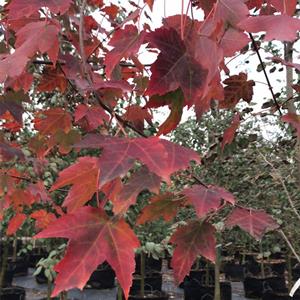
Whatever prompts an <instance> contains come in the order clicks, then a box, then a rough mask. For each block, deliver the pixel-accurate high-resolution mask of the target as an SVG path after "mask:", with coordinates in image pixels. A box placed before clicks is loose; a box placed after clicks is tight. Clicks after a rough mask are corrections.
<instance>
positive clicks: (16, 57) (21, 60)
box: [0, 21, 60, 82]
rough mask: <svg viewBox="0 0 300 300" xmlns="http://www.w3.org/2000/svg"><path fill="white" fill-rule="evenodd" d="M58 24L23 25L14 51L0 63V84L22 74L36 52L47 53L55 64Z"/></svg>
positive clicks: (57, 48)
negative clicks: (7, 78) (8, 78)
mask: <svg viewBox="0 0 300 300" xmlns="http://www.w3.org/2000/svg"><path fill="white" fill-rule="evenodd" d="M59 31H60V27H59V25H58V24H55V25H54V24H53V23H49V22H47V21H40V22H33V23H29V24H27V25H25V26H24V27H23V28H21V29H20V30H19V31H18V32H17V34H16V35H17V40H16V43H15V47H16V51H15V52H14V53H12V54H10V55H7V56H6V57H5V58H4V59H3V60H1V61H0V82H3V81H4V80H5V79H6V77H17V76H19V75H21V74H22V72H23V71H24V68H25V66H26V64H27V62H28V61H29V60H30V58H32V57H33V56H34V55H35V54H36V53H37V52H38V51H39V52H40V53H41V54H44V53H45V52H47V53H48V55H49V57H50V59H51V61H52V62H53V63H54V64H55V63H56V60H57V56H58V50H59V45H58V39H57V37H58V33H59Z"/></svg>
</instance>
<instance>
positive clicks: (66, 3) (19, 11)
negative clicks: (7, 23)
mask: <svg viewBox="0 0 300 300" xmlns="http://www.w3.org/2000/svg"><path fill="white" fill-rule="evenodd" d="M72 2H73V1H72V0H30V1H28V0H12V1H10V3H9V4H8V6H7V8H8V9H9V14H8V16H9V18H11V19H18V18H24V17H30V16H31V15H32V14H34V13H35V12H37V11H38V10H39V9H40V8H42V7H48V8H49V9H50V10H51V11H52V12H53V13H55V14H58V13H60V14H64V13H65V12H66V11H67V10H68V9H69V7H70V5H71V3H72Z"/></svg>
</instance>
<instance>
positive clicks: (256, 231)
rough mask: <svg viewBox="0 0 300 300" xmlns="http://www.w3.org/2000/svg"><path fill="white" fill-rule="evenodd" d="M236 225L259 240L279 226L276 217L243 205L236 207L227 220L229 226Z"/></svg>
mask: <svg viewBox="0 0 300 300" xmlns="http://www.w3.org/2000/svg"><path fill="white" fill-rule="evenodd" d="M236 225H237V226H239V227H240V228H242V229H243V230H245V231H247V232H248V233H249V234H250V235H252V236H253V237H254V238H255V239H257V240H260V239H261V238H262V237H263V235H264V233H265V232H267V231H269V230H275V229H276V228H278V227H279V225H278V224H277V223H276V222H275V221H274V219H273V218H272V217H271V216H270V215H268V214H267V213H265V212H264V211H261V210H254V209H247V208H241V207H236V208H235V209H234V210H233V211H232V212H231V214H230V215H229V216H228V217H227V220H226V226H227V227H229V228H231V227H233V226H236Z"/></svg>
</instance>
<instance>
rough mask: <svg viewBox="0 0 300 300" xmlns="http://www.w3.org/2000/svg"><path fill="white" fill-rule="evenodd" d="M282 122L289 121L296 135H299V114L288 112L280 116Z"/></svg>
mask: <svg viewBox="0 0 300 300" xmlns="http://www.w3.org/2000/svg"><path fill="white" fill-rule="evenodd" d="M281 120H282V121H283V122H287V123H290V124H291V125H292V126H293V127H294V128H295V129H296V130H297V135H298V136H299V137H300V116H299V115H297V114H293V113H289V114H286V115H284V116H282V117H281Z"/></svg>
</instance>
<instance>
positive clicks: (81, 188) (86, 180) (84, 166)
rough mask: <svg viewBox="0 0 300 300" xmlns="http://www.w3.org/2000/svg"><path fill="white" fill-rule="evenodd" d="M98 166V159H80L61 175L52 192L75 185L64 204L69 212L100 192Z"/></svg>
mask: <svg viewBox="0 0 300 300" xmlns="http://www.w3.org/2000/svg"><path fill="white" fill-rule="evenodd" d="M98 164H99V162H98V159H97V158H95V157H88V156H86V157H80V158H79V159H78V161H77V162H76V163H75V164H73V165H71V166H70V167H68V168H66V169H64V170H63V171H61V172H60V173H59V177H58V179H57V180H56V182H55V183H54V184H53V186H52V187H51V189H50V191H54V190H57V189H59V188H61V187H63V186H66V185H71V184H72V185H73V186H72V187H71V189H70V190H69V193H68V196H67V197H66V199H65V201H64V203H63V206H64V207H67V208H68V211H69V212H72V211H74V210H76V209H77V208H78V207H81V206H83V205H84V204H85V203H86V202H87V201H89V200H90V199H91V198H92V196H93V195H94V194H95V193H96V191H97V190H98V178H99V172H100V170H99V165H98Z"/></svg>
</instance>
